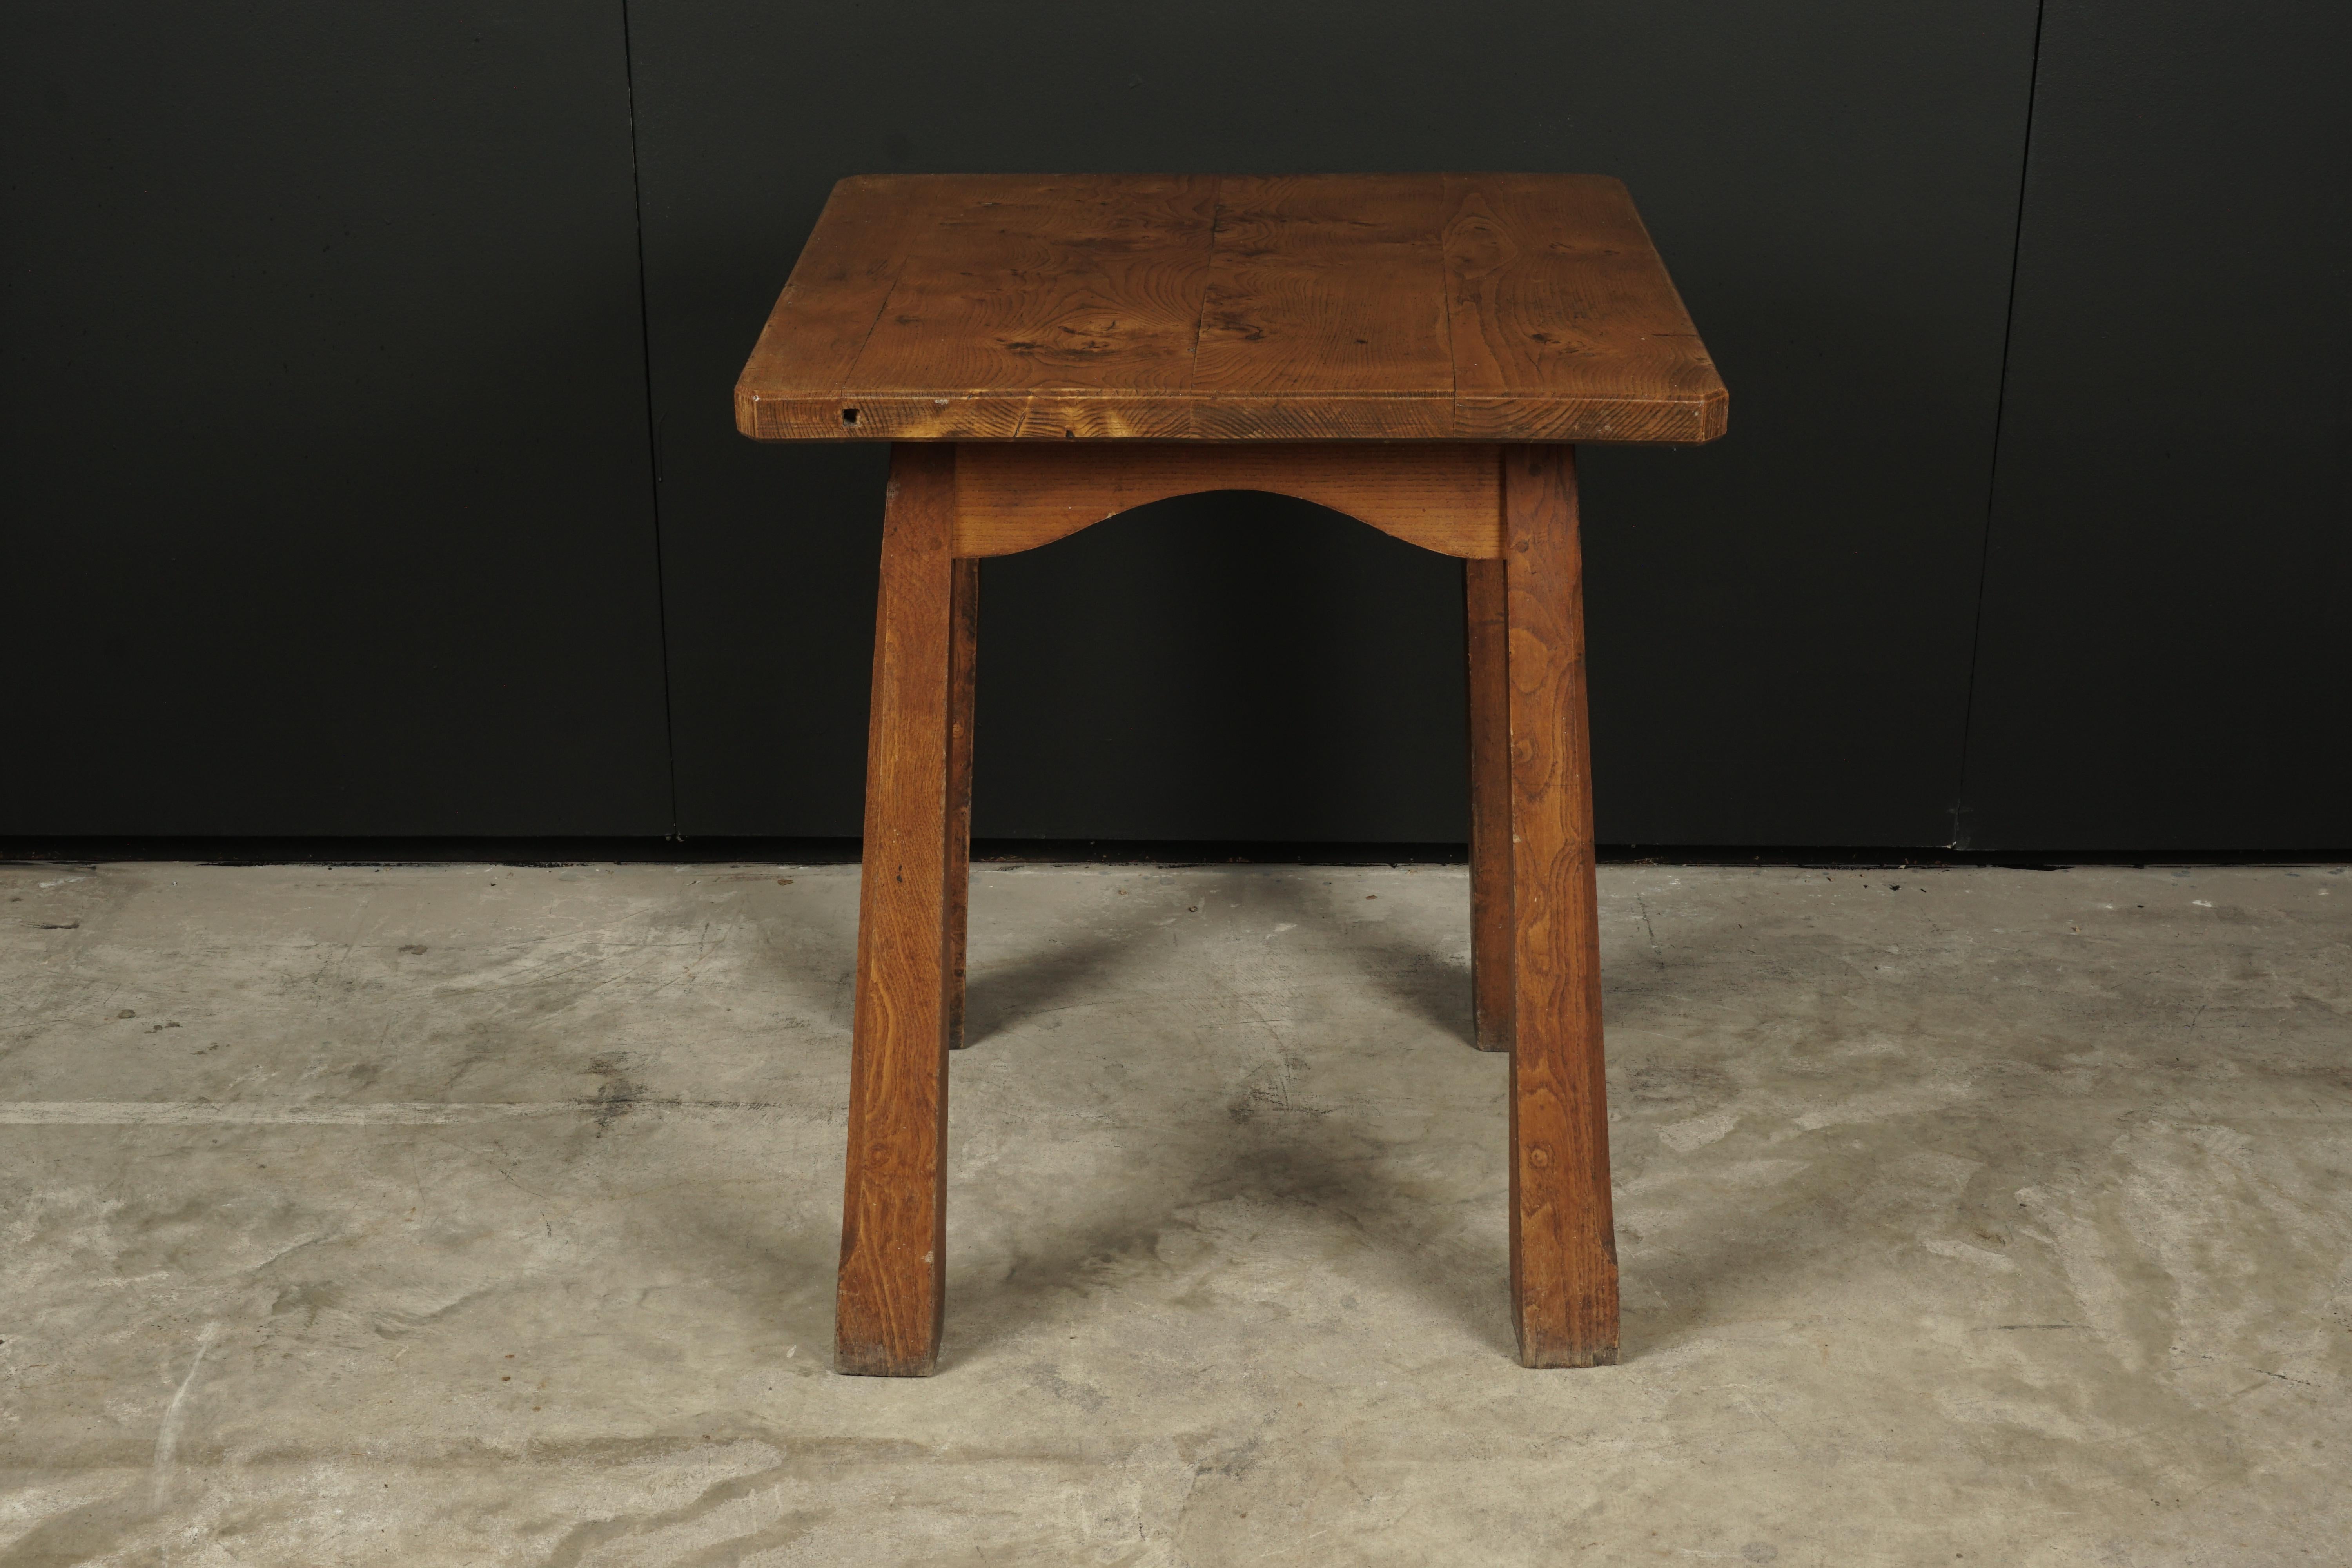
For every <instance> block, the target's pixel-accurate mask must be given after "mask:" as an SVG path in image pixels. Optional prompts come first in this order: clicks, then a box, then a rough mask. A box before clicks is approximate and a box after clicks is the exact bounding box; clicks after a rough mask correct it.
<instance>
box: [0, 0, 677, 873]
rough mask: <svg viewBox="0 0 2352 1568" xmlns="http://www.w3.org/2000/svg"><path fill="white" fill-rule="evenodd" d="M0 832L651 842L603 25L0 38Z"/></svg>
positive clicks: (618, 53)
mask: <svg viewBox="0 0 2352 1568" xmlns="http://www.w3.org/2000/svg"><path fill="white" fill-rule="evenodd" d="M0 61H4V62H5V63H0V72H5V76H0V99H5V103H0V115H5V126H6V135H5V150H4V151H0V159H5V167H6V171H7V173H6V181H5V188H6V198H5V199H6V203H7V228H8V234H7V238H6V242H5V243H6V261H5V267H6V269H7V270H6V276H5V303H0V310H5V319H0V341H5V344H6V356H7V357H6V363H5V400H6V401H5V413H0V429H5V443H6V449H5V464H6V472H5V479H0V493H5V496H6V498H7V503H6V504H7V507H8V510H9V516H8V519H7V521H6V525H5V531H0V579H5V581H6V582H7V584H8V585H9V593H8V599H9V610H8V614H7V616H5V621H0V659H5V668H7V669H8V670H9V671H10V674H11V677H12V679H10V681H9V688H10V701H9V719H10V728H11V733H12V735H13V736H14V738H15V740H16V745H14V746H13V747H12V748H11V754H10V756H9V759H8V762H7V763H6V764H5V767H0V832H13V833H37V834H71V833H103V834H208V833H216V834H274V833H445V834H456V833H657V832H661V831H664V830H666V829H667V827H668V826H669V824H670V801H669V794H668V778H667V759H666V754H665V742H664V714H663V693H662V685H661V647H660V640H659V637H660V628H659V600H658V595H657V585H656V574H657V558H656V550H655V540H654V531H653V521H652V508H651V499H650V491H651V484H650V470H649V458H648V453H647V440H646V406H645V393H644V372H643V362H642V358H641V332H640V321H639V300H638V280H637V275H636V249H635V214H634V198H633V193H632V188H631V149H630V140H629V111H628V98H627V79H626V54H625V48H624V45H623V36H622V25H621V11H620V9H619V7H618V6H617V5H610V6H604V7H601V8H590V9H585V10H583V8H582V7H579V6H576V5H562V4H557V3H555V0H499V3H496V4H491V3H484V0H470V3H467V0H406V3H404V4H401V5H316V4H293V3H290V0H257V3H255V4H247V5H201V6H199V5H158V4H139V5H129V4H105V3H87V0H85V3H78V4H72V5H63V4H43V3H34V0H19V3H18V4H16V5H11V6H10V7H9V8H8V10H7V14H6V17H5V22H0Z"/></svg>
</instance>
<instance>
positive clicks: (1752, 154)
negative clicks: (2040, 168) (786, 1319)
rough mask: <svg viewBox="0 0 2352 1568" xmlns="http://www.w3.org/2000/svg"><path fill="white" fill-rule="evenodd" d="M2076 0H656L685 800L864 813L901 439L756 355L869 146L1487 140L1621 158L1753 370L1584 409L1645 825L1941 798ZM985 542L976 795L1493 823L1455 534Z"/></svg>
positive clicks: (1737, 368) (948, 160)
mask: <svg viewBox="0 0 2352 1568" xmlns="http://www.w3.org/2000/svg"><path fill="white" fill-rule="evenodd" d="M2033 21H2034V5H2033V0H1989V3H1987V4H1982V5H1969V6H1946V7H1901V8H1895V9H1890V8H1888V7H1885V6H1882V5H1870V4H1865V3H1864V0H1842V3H1826V0H1813V3H1810V4H1796V5H1783V6H1773V7H1764V8H1759V7H1755V6H1750V5H1735V4H1731V3H1730V0H1709V3H1699V4H1688V5H1674V6H1647V7H1628V6H1622V5H1599V4H1594V3H1590V0H1579V3H1571V4H1556V3H1545V4H1534V3H1526V0H1515V3H1507V4H1488V5H1478V6H1475V7H1469V8H1455V9H1453V10H1446V9H1444V8H1437V9H1432V8H1431V7H1429V6H1426V5H1410V4H1401V3H1391V4H1373V5H1366V4H1361V3H1354V4H1344V5H1343V4H1339V3H1337V0H1314V3H1301V4H1293V5H1264V4H1241V3H1236V0H1210V3H1207V4H1205V5H1190V6H1184V7H1166V6H1160V7H1153V6H1105V5H1098V4H1092V3H1088V4H1076V3H1074V0H1040V3H1037V4H1032V5H1021V6H968V5H945V4H937V3H932V4H920V5H915V4H895V5H878V4H866V3H860V0H841V3H838V4H834V5H823V6H811V5H793V6H777V5H754V4H751V3H749V0H637V4H636V5H634V6H633V7H632V16H631V22H632V35H633V37H634V40H635V79H636V89H637V109H638V117H639V118H638V131H639V150H640V157H641V160H642V164H641V166H642V172H643V176H644V200H645V217H646V234H645V238H646V261H647V282H648V305H649V312H650V323H651V335H652V352H653V361H652V363H653V374H654V385H655V408H656V415H657V423H658V426H659V430H660V462H661V470H662V485H661V494H662V519H663V537H664V547H665V552H666V553H665V562H666V573H667V584H668V592H669V611H670V615H669V625H670V632H671V638H672V640H671V671H672V678H673V702H674V720H675V733H676V741H677V752H676V755H677V778H678V789H679V811H680V820H681V823H682V826H684V827H685V829H686V830H687V831H688V833H702V834H719V833H850V832H855V831H856V825H857V792H858V784H859V778H860V773H861V766H862V760H863V749H862V730H863V719H864V710H865V682H866V658H867V649H868V647H869V646H870V641H869V639H870V636H871V618H872V608H871V606H872V590H873V574H874V564H873V557H874V553H875V550H876V548H877V539H878V533H879V521H878V510H879V504H880V490H881V483H880V476H881V469H880V466H879V456H878V454H877V453H873V452H864V451H857V452H837V451H836V452H828V451H807V450H778V449H762V448H760V447H754V446H752V445H751V443H748V442H745V441H743V440H742V439H741V438H740V437H737V436H736V435H735V434H734V433H733V429H732V425H731V421H730V415H729V408H728V396H727V394H728V389H729V387H730V384H731V383H732V381H733V379H734V375H735V373H736V371H737V369H738V368H739V367H740V363H741V361H742V358H743V355H744V353H746V352H747V350H748V349H749V347H750V344H751V339H752V337H753V335H754V334H755V332H756V331H757V329H758V326H759V323H760V321H761V319H762V318H763V317H764V315H765V314H766V312H767V310H768V307H769V305H770V304H771V302H772V300H773V299H774V296H775V293H776V290H777V289H778V287H779V286H780V285H781V284H782V280H783V278H784V275H785V273H786V272H787V271H788V270H789V269H790V268H791V265H792V260H793V256H794V255H795V254H796V253H797V251H798V248H799V246H800V242H801V240H802V239H803V237H804V236H805V235H806V233H807V231H808V227H809V225H810V223H811V222H812V221H813V220H814V217H815V215H816V211H817V208H818V206H819V205H820V204H821V203H822V201H823V199H824V194H825V191H826V189H827V187H828V186H829V185H830V184H831V183H832V182H833V181H834V180H835V179H836V178H838V177H839V176H841V175H843V174H852V173H857V172H860V171H873V170H890V169H927V170H941V171H957V170H991V169H995V170H1008V171H1051V170H1078V171H1085V170H1118V169H1170V168H1183V169H1206V170H1234V171H1265V172H1285V171H1297V172H1310V171H1317V170H1349V169H1407V170H1410V169H1438V168H1491V169H1535V170H1584V171H1594V172H1601V173H1610V174H1619V175H1621V176H1622V177H1623V178H1625V179H1626V180H1627V181H1628V182H1629V183H1630V184H1631V185H1632V187H1633V192H1634V195H1635V197H1636V199H1637V200H1639V201H1640V203H1641V204H1642V206H1643V212H1644V213H1645V215H1646V216H1648V218H1649V220H1650V222H1651V226H1652V227H1653V229H1654V232H1655V234H1656V237H1657V238H1658V241H1659V243H1660V245H1661V247H1663V248H1664V252H1665V255H1666V258H1667V260H1668V262H1669V264H1670V265H1671V266H1672V267H1673V268H1674V270H1675V277H1676V279H1677V280H1678V281H1679V282H1680V283H1681V285H1682V287H1683V290H1684V293H1685V297H1686V299H1687V300H1688V301H1689V303H1690V306H1691V309H1692V310H1693V313H1694V314H1695V315H1696V318H1697V321H1698V323H1699V326H1700V329H1701V331H1703V332H1705V333H1706V338H1707V341H1708V342H1709V343H1710V345H1711V346H1712V347H1713V348H1714V350H1715V352H1716V354H1717V359H1718V361H1719V362H1720V363H1721V364H1722V367H1723V370H1724V374H1725V376H1726V378H1727V380H1728V382H1729V384H1730V386H1731V389H1732V416H1731V427H1732V432H1733V433H1732V435H1731V436H1730V437H1727V439H1726V440H1724V441H1723V442H1721V443H1718V444H1717V445H1716V446H1714V447H1708V448H1705V449H1702V450H1699V451H1695V452H1686V453H1648V452H1630V451H1622V452H1611V451H1589V452H1588V456H1587V466H1586V478H1587V493H1588V509H1587V537H1588V556H1589V563H1590V588H1589V595H1590V597H1589V603H1590V605H1591V640H1592V649H1591V659H1592V680H1593V707H1594V714H1595V719H1594V723H1595V731H1596V744H1597V748H1598V763H1597V773H1598V778H1599V793H1600V811H1601V834H1602V836H1603V837H1605V838H1608V839H1612V840H1615V841H1620V842H1622V841H1628V840H1633V841H1642V842H1684V843H1698V842H1750V843H1775V842H1777V843H1788V844H1819V843H1856V842H1864V843H1867V842H1876V843H1887V844H1894V843H1917V844H1928V843H1937V842H1942V841H1943V840H1945V839H1946V838H1947V837H1948V833H1949V826H1950V821H1951V808H1952V801H1953V795H1954V789H1955V783H1956V780H1957V778H1958V771H1959V755H1960V745H1961V731H1962V715H1963V713H1964V710H1965V706H1966V694H1967V682H1968V676H1969V646H1970V640H1969V639H1970V636H1971V632H1972V627H1973V621H1974V615H1975V595H1976V589H1977V584H1978V577H1979V566H1980V562H1981V552H1982V539H1983V526H1984V519H1985V512H1986V504H1987V485H1988V483H1989V476H1990V466H1991V442H1992V432H1993V423H1994V418H1995V405H1996V397H1997V392H1998V378H1999V371H2000V347H2001V333H2002V328H2003V322H2004V321H2005V317H2006V310H2007V290H2008V285H2009V278H2010V268H2011V245H2012V241H2013V237H2014V234H2015V214H2016V200H2017V183H2018V178H2019V173H2020V168H2021V154H2022V136H2023V131H2024V122H2025V107H2026V94H2027V90H2028V82H2029V79H2030V70H2031V63H2032V31H2033ZM1261 538H1263V539H1264V540H1265V541H1266V543H1265V546H1264V548H1263V549H1262V550H1261V548H1260V547H1259V545H1258V544H1257V541H1258V540H1259V539H1261ZM1056 552H1059V553H1058V554H1057V553H1056ZM986 581H987V586H986V589H985V592H984V595H983V601H984V610H983V636H982V654H981V669H982V676H981V683H982V693H983V695H982V713H981V723H982V732H981V739H980V752H979V768H980V774H979V776H980V784H979V792H978V795H979V798H978V810H979V823H978V826H979V829H980V831H982V833H1018V834H1024V835H1029V834H1034V835H1037V836H1043V837H1112V836H1118V837H1230V838H1305V837H1333V838H1343V837H1362V838H1391V839H1413V838H1444V837H1459V836H1460V835H1461V832H1462V823H1463V816H1464V807H1463V804H1462V801H1463V794H1462V779H1461V760H1460V732H1461V719H1460V711H1461V704H1460V694H1459V675H1458V669H1457V666H1458V660H1459V658H1460V657H1461V655H1460V642H1459V625H1460V612H1459V609H1458V605H1457V604H1456V599H1457V597H1458V594H1459V570H1458V568H1457V567H1455V566H1454V564H1453V563H1450V562H1446V561H1443V560H1440V559H1437V558H1435V557H1428V558H1421V559H1415V558H1412V557H1410V556H1407V557H1399V556H1398V555H1397V554H1396V551H1395V547H1394V546H1393V544H1392V542H1389V541H1386V540H1383V539H1381V537H1380V536H1378V535H1376V534H1373V533H1372V532H1371V531H1369V530H1363V529H1353V530H1351V529H1345V528H1341V527H1339V526H1338V525H1337V524H1336V523H1333V522H1332V521H1330V520H1328V519H1318V518H1317V517H1316V516H1315V514H1313V513H1312V512H1311V511H1309V510H1307V509H1303V508H1296V507H1281V506H1276V505H1273V504H1271V503H1267V502H1265V501H1263V500H1254V499H1244V498H1216V499H1204V500H1193V501H1187V502H1181V503H1171V504H1170V505H1169V506H1167V507H1165V508H1163V509H1159V510H1156V511H1155V512H1154V513H1153V514H1152V515H1150V516H1149V517H1138V518H1136V519H1132V520H1129V521H1128V522H1127V523H1125V524H1123V525H1120V526H1118V527H1116V528H1113V529H1110V530H1107V531H1099V532H1098V533H1097V535H1096V536H1094V537H1087V538H1081V539H1077V540H1073V541H1069V542H1066V543H1064V544H1061V545H1056V546H1053V547H1050V548H1049V549H1048V550H1047V551H1045V552H1040V553H1039V554H1037V555H1035V556H1033V557H1024V558H1013V559H1009V560H1006V561H1003V562H1000V563H992V564H991V566H990V567H989V568H988V569H987V580H986Z"/></svg>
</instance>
